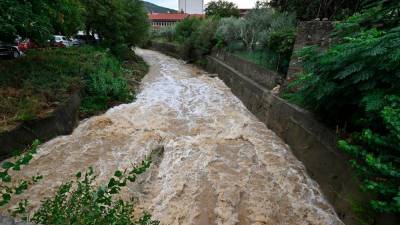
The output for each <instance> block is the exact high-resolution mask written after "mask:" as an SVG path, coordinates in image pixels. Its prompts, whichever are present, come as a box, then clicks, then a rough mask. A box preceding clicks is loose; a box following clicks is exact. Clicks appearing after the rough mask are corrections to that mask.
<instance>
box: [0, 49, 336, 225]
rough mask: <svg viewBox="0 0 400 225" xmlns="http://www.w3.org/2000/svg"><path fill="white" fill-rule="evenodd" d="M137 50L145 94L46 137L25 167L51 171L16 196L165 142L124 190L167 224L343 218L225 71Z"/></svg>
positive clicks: (274, 224)
mask: <svg viewBox="0 0 400 225" xmlns="http://www.w3.org/2000/svg"><path fill="white" fill-rule="evenodd" d="M137 54H139V55H141V56H142V57H143V58H144V59H145V60H146V61H147V62H148V63H149V64H150V65H151V66H152V67H151V70H150V73H149V74H148V75H147V76H146V77H145V78H144V80H143V85H142V87H141V92H140V93H139V94H138V96H137V100H136V101H135V102H133V103H131V104H125V105H121V106H118V107H115V108H113V109H110V110H109V111H108V112H107V113H105V114H104V115H102V116H97V117H93V118H90V119H88V120H86V121H83V122H81V123H80V125H79V127H78V128H77V129H76V130H75V131H74V132H73V134H72V135H69V136H63V137H58V138H55V139H53V140H51V141H49V142H47V143H45V144H43V145H42V146H41V147H40V149H39V151H38V154H37V155H36V156H35V158H34V159H33V160H32V162H31V164H30V165H29V166H27V167H25V168H24V169H23V170H22V171H21V172H20V173H21V174H23V177H31V176H33V175H36V174H37V173H40V174H41V175H43V176H44V179H43V180H42V181H40V182H39V183H38V184H36V185H33V186H31V187H30V188H29V190H28V191H27V192H26V193H25V194H23V195H22V196H20V197H18V198H16V199H14V200H13V203H15V202H17V201H18V200H19V199H23V198H29V199H30V202H31V205H32V206H31V209H32V208H35V207H37V206H38V205H39V204H40V200H41V199H43V198H44V197H46V196H51V195H52V194H54V191H55V190H56V188H57V187H58V186H59V185H60V184H62V183H63V182H66V181H68V180H71V179H72V178H73V175H74V174H75V173H76V172H77V171H84V170H85V169H87V168H88V167H89V166H93V167H94V169H95V171H96V172H97V173H98V179H97V180H96V182H98V183H103V182H105V181H106V180H108V179H109V178H110V176H111V175H112V173H113V172H114V171H115V170H116V169H125V168H128V167H130V166H131V165H132V164H135V163H138V162H140V161H141V160H142V159H143V158H144V157H145V156H147V155H149V154H151V152H152V150H154V149H156V148H157V147H161V146H163V147H164V152H163V153H162V154H161V155H160V156H159V158H158V159H157V160H155V162H154V163H153V165H152V167H151V169H150V170H149V171H148V172H146V173H145V174H144V175H143V176H142V178H141V179H140V180H139V182H138V183H136V184H134V185H130V186H128V188H127V189H125V190H124V193H123V197H126V198H129V197H132V196H133V197H135V198H136V199H137V207H138V211H141V210H146V211H149V212H151V214H152V215H153V217H154V218H155V219H158V220H160V221H161V223H162V224H204V225H207V224H269V225H279V224H287V225H295V224H304V225H309V224H313V225H314V224H315V225H316V224H318V225H329V224H330V225H336V224H342V222H341V221H340V220H339V219H338V217H337V216H336V214H335V212H334V210H333V209H332V207H331V206H330V205H329V204H328V203H327V201H326V200H325V198H324V197H323V196H322V194H321V192H320V190H319V188H318V185H317V184H316V183H315V182H314V181H312V180H311V179H310V178H309V177H308V175H307V174H306V172H305V168H304V166H303V165H302V164H301V163H300V162H299V161H298V160H297V159H296V158H295V157H294V156H293V154H292V153H291V151H290V149H289V147H288V146H287V145H286V144H285V143H283V141H282V140H281V139H280V138H279V137H278V136H277V135H275V134H274V133H273V132H272V131H270V130H269V129H267V128H266V126H265V125H264V124H263V123H261V122H259V121H258V120H257V118H256V117H255V116H253V115H252V114H251V113H250V112H249V111H248V110H247V109H246V108H245V107H244V105H243V103H242V102H240V101H239V100H238V99H237V98H236V97H235V96H234V95H233V94H232V92H231V91H230V89H229V88H228V87H227V86H226V85H225V84H224V83H223V82H222V81H221V80H219V79H218V78H211V77H209V76H208V75H207V74H206V73H205V72H203V71H201V70H198V69H196V68H193V67H191V66H189V65H186V64H185V63H184V62H182V61H178V60H176V59H173V58H170V57H167V56H165V55H162V54H160V53H157V52H153V51H149V50H140V49H139V50H137ZM20 178H22V177H20ZM3 211H5V210H3Z"/></svg>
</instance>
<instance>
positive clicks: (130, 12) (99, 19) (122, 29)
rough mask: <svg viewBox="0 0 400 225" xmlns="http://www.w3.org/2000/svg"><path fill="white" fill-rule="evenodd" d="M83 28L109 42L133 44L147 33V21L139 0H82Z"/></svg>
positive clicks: (112, 43)
mask: <svg viewBox="0 0 400 225" xmlns="http://www.w3.org/2000/svg"><path fill="white" fill-rule="evenodd" d="M82 3H83V4H84V6H85V8H86V13H85V18H86V20H85V29H86V31H87V32H88V33H89V32H94V33H97V34H98V35H99V36H100V38H101V39H102V40H103V41H104V42H106V43H108V44H110V45H116V44H120V43H124V44H127V45H135V44H137V43H138V42H139V41H140V40H141V39H143V38H144V37H145V35H146V34H147V30H148V28H149V26H150V25H149V22H148V19H147V13H146V11H145V9H144V5H143V2H142V1H140V0H82Z"/></svg>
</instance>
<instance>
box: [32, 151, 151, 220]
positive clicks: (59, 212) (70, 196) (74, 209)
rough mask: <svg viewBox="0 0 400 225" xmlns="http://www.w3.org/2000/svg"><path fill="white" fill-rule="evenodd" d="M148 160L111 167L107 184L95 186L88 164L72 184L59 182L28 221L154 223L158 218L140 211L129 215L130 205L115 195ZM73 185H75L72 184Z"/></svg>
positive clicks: (131, 210)
mask: <svg viewBox="0 0 400 225" xmlns="http://www.w3.org/2000/svg"><path fill="white" fill-rule="evenodd" d="M150 164H151V161H150V160H149V159H148V160H145V161H143V162H142V164H141V165H140V166H139V167H134V168H132V169H131V170H129V171H127V170H125V171H119V170H117V171H115V173H114V176H113V177H112V178H111V179H110V180H109V181H108V184H107V185H104V186H100V187H95V186H94V185H93V181H94V180H95V178H96V176H95V175H94V171H93V169H92V168H89V170H88V171H87V172H86V173H85V175H84V176H83V177H82V174H81V173H80V172H79V173H77V174H76V178H77V181H76V184H73V183H72V182H69V183H66V184H63V185H61V186H60V188H59V189H58V191H57V194H56V195H55V196H54V197H52V198H47V199H46V200H44V202H43V205H42V206H41V207H40V208H39V210H37V211H36V212H35V213H34V215H33V217H32V219H31V221H33V222H36V223H38V224H44V225H47V224H48V225H50V224H77V225H85V224H87V225H89V224H100V225H102V224H104V225H108V224H127V225H128V224H132V225H134V224H140V225H157V224H159V222H158V221H154V220H152V219H151V216H150V214H148V213H144V214H143V216H141V217H140V218H139V219H135V218H134V217H133V215H132V212H133V209H134V205H133V203H132V201H133V200H131V201H130V202H126V201H124V200H122V199H115V196H116V195H118V193H119V192H120V191H121V189H122V188H123V187H125V186H126V185H127V183H128V182H135V180H136V177H137V176H138V175H140V174H142V173H143V172H145V171H146V170H147V168H149V167H150ZM73 187H76V188H73Z"/></svg>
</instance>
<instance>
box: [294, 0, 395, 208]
mask: <svg viewBox="0 0 400 225" xmlns="http://www.w3.org/2000/svg"><path fill="white" fill-rule="evenodd" d="M335 38H336V39H337V40H339V41H338V43H336V44H334V45H332V46H331V47H330V48H329V49H328V50H327V51H324V52H318V51H316V50H315V48H313V47H308V48H305V49H303V50H302V51H301V53H300V57H301V59H302V61H303V62H304V69H305V71H304V73H303V74H302V75H301V76H299V77H298V78H297V80H296V81H295V82H294V83H292V84H291V86H292V87H293V88H294V90H296V92H295V93H292V94H289V98H290V99H291V100H292V101H294V102H297V103H298V104H301V105H303V106H305V107H307V108H309V109H311V110H313V111H314V112H316V113H317V114H318V115H320V117H321V118H322V119H323V120H324V121H326V122H327V123H328V124H331V125H332V126H338V127H339V128H340V129H339V130H340V131H341V133H340V135H341V140H340V141H339V143H338V146H339V148H340V149H342V150H344V151H345V152H347V153H349V154H351V155H352V156H353V160H351V164H352V165H353V166H354V167H355V168H356V170H357V171H358V173H359V176H360V177H361V178H362V181H363V187H364V188H365V189H366V190H368V191H370V192H372V193H373V194H374V196H375V198H374V199H373V200H372V202H371V206H372V208H373V209H375V210H376V211H378V212H389V213H400V152H399V144H400V79H399V78H400V77H399V76H400V2H398V1H388V0H381V1H374V3H370V1H366V2H365V4H364V10H363V11H362V12H361V13H356V14H354V15H353V16H351V17H349V18H348V19H346V20H345V21H344V22H342V23H340V24H338V25H337V27H336V30H335Z"/></svg>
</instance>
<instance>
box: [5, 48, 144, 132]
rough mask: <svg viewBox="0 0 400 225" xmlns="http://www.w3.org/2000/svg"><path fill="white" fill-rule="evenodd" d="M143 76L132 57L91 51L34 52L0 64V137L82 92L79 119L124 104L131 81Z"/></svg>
mask: <svg viewBox="0 0 400 225" xmlns="http://www.w3.org/2000/svg"><path fill="white" fill-rule="evenodd" d="M147 70H148V68H147V66H146V64H145V63H144V62H143V60H141V59H140V58H139V57H137V56H135V55H134V54H133V53H132V52H131V51H126V52H125V53H124V55H122V57H118V58H117V57H115V56H114V55H113V54H111V53H110V52H109V51H108V50H106V49H104V48H95V47H90V46H88V47H81V48H67V49H65V48H62V49H61V48H59V49H44V50H33V51H29V52H28V53H27V55H26V57H23V58H20V59H18V60H3V61H0V74H1V76H0V132H1V131H4V130H8V129H10V128H12V127H14V126H16V125H17V124H19V123H20V122H22V121H26V120H32V119H35V118H41V117H44V116H46V115H48V113H49V112H51V111H52V110H54V109H55V108H56V107H57V106H58V105H59V104H61V103H62V102H64V101H65V100H66V99H68V97H69V96H70V95H71V93H73V92H74V91H76V90H82V92H83V100H82V106H81V116H82V117H87V116H91V115H94V114H97V113H99V112H102V111H104V110H105V109H107V108H109V107H111V106H113V105H116V104H120V103H123V102H129V101H131V100H132V99H133V98H134V88H135V86H136V85H135V84H134V83H133V82H132V81H131V79H134V80H136V81H138V80H140V79H141V78H142V77H143V76H144V75H145V74H146V72H147ZM136 83H137V82H136Z"/></svg>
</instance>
